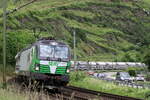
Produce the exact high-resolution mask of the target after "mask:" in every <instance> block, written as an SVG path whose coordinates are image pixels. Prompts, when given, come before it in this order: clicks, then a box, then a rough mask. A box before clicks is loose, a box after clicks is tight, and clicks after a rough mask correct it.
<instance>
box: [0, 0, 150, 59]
mask: <svg viewBox="0 0 150 100" xmlns="http://www.w3.org/2000/svg"><path fill="white" fill-rule="evenodd" d="M28 1H29V0H24V1H21V0H20V1H19V2H17V3H16V4H15V5H12V4H10V5H11V6H9V9H12V8H14V7H17V6H19V5H20V4H23V3H25V2H28ZM145 2H149V1H148V0H146V1H145ZM145 2H142V1H132V0H131V1H129V0H124V1H119V0H114V1H113V0H38V1H36V2H35V3H33V4H31V5H29V6H26V7H25V8H23V9H21V10H19V11H17V12H15V13H13V14H10V15H9V16H8V21H7V22H8V25H7V29H8V34H7V37H8V39H7V40H8V41H7V43H8V45H7V48H8V49H7V50H8V55H7V56H8V57H7V58H8V62H13V61H14V55H15V54H16V53H17V52H18V51H19V50H21V49H22V48H23V47H25V46H26V45H28V44H29V43H32V42H33V41H35V40H36V38H38V37H42V36H53V37H55V38H56V39H58V40H61V41H64V42H66V43H67V44H68V45H69V46H70V47H71V48H73V35H72V34H73V31H76V34H77V36H76V38H77V55H78V59H80V60H98V61H114V60H115V61H116V60H117V61H123V60H124V59H125V58H126V57H128V56H129V58H131V59H130V60H131V61H138V60H140V59H138V57H139V56H140V53H141V52H140V48H141V47H143V46H145V45H148V44H149V43H150V42H149V36H150V35H149V34H150V23H149V22H150V15H149V14H147V12H145V11H144V10H143V8H144V9H146V10H149V9H150V8H149V7H148V6H147V3H145ZM0 30H2V19H0ZM0 39H1V38H0ZM0 51H2V43H0ZM0 55H2V53H1V54H0Z"/></svg>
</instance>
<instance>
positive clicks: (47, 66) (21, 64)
mask: <svg viewBox="0 0 150 100" xmlns="http://www.w3.org/2000/svg"><path fill="white" fill-rule="evenodd" d="M15 58H16V74H17V75H18V76H22V77H27V78H30V79H32V80H39V81H44V82H46V84H54V85H55V84H57V83H59V84H60V83H62V84H63V85H66V84H67V83H68V82H69V71H70V70H69V68H70V66H71V62H70V59H71V58H70V49H69V47H68V46H67V45H66V44H65V43H63V42H58V41H56V40H54V39H51V38H41V39H39V40H38V41H36V42H35V43H33V44H32V45H30V46H28V47H27V48H25V49H23V50H21V51H20V52H19V53H18V54H17V55H16V57H15Z"/></svg>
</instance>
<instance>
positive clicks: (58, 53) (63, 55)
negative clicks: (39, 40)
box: [39, 45, 69, 59]
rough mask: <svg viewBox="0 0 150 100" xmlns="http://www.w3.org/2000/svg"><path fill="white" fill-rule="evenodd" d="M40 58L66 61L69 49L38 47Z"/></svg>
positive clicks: (49, 46)
mask: <svg viewBox="0 0 150 100" xmlns="http://www.w3.org/2000/svg"><path fill="white" fill-rule="evenodd" d="M39 51H40V52H39V56H40V58H47V57H49V58H55V59H68V58H69V48H68V47H67V46H59V45H56V46H53V45H40V48H39Z"/></svg>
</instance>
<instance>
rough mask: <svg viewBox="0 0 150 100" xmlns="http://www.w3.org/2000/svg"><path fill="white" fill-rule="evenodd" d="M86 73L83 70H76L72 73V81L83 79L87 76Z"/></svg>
mask: <svg viewBox="0 0 150 100" xmlns="http://www.w3.org/2000/svg"><path fill="white" fill-rule="evenodd" d="M86 76H87V75H86V73H84V72H81V71H75V72H71V73H70V80H71V81H81V80H83V79H84V78H85V77H86Z"/></svg>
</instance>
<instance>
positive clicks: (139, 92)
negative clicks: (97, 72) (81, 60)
mask: <svg viewBox="0 0 150 100" xmlns="http://www.w3.org/2000/svg"><path fill="white" fill-rule="evenodd" d="M81 73H82V74H81ZM72 75H73V76H72ZM76 76H77V77H76ZM78 77H80V78H78ZM70 85H73V86H77V87H82V88H87V89H91V90H96V91H102V92H107V93H112V94H117V95H122V96H129V97H135V98H142V99H144V98H145V95H146V94H148V93H150V90H149V89H137V88H130V87H126V86H124V87H122V86H118V85H116V84H114V83H108V82H106V81H103V80H98V79H95V78H91V77H89V76H86V75H84V73H83V72H77V73H76V72H72V74H71V81H70Z"/></svg>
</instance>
